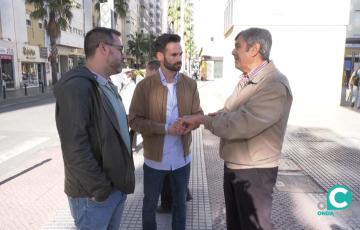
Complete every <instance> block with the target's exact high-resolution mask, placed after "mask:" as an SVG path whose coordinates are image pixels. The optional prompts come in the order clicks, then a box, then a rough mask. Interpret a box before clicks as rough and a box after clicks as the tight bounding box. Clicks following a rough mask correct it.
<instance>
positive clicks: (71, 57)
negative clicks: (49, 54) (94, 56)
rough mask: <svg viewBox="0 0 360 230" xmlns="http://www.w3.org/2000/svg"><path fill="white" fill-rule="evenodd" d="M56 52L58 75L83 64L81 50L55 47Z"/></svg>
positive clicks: (82, 52) (83, 56) (83, 57)
mask: <svg viewBox="0 0 360 230" xmlns="http://www.w3.org/2000/svg"><path fill="white" fill-rule="evenodd" d="M57 50H58V75H60V76H61V75H63V74H64V73H65V72H67V71H69V70H71V69H73V68H76V67H77V66H81V65H84V64H85V55H84V51H83V49H81V48H72V47H66V46H60V45H59V46H57Z"/></svg>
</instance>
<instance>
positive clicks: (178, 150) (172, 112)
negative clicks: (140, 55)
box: [145, 69, 191, 170]
mask: <svg viewBox="0 0 360 230" xmlns="http://www.w3.org/2000/svg"><path fill="white" fill-rule="evenodd" d="M159 72H160V79H161V83H162V84H163V85H164V86H165V87H167V89H168V94H167V102H166V127H170V126H171V124H172V123H174V122H175V121H176V120H177V119H178V117H179V110H178V105H177V97H176V84H177V81H178V80H179V77H180V74H179V72H178V73H176V75H175V77H174V82H173V83H168V82H167V81H166V78H165V76H164V74H163V73H162V72H161V69H159ZM190 162H191V154H189V155H187V156H185V155H184V149H183V146H182V142H181V136H173V135H165V137H164V148H163V157H162V161H161V162H158V161H153V160H150V159H146V158H145V164H146V165H147V166H149V167H151V168H153V169H157V170H176V169H179V168H181V167H184V166H185V165H187V164H189V163H190Z"/></svg>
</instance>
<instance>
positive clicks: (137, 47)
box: [127, 33, 149, 68]
mask: <svg viewBox="0 0 360 230" xmlns="http://www.w3.org/2000/svg"><path fill="white" fill-rule="evenodd" d="M127 45H128V52H129V53H130V54H131V55H132V56H134V57H135V59H136V64H137V65H136V66H137V68H139V66H140V58H141V57H143V56H144V54H145V53H148V52H149V51H148V50H149V49H148V47H149V46H148V42H147V38H146V36H145V35H144V34H143V33H135V35H132V34H131V35H130V39H129V40H128V44H127Z"/></svg>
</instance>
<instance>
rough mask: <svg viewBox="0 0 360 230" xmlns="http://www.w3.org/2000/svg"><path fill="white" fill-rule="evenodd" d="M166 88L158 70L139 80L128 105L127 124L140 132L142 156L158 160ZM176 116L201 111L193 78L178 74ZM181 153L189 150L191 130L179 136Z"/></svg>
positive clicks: (164, 116) (162, 140)
mask: <svg viewBox="0 0 360 230" xmlns="http://www.w3.org/2000/svg"><path fill="white" fill-rule="evenodd" d="M167 94H168V90H167V87H165V86H164V85H163V84H162V83H161V80H160V75H159V72H157V74H155V75H152V76H149V77H146V78H145V79H144V80H142V81H141V82H139V84H138V85H137V86H136V88H135V92H134V95H133V98H132V101H131V105H130V109H129V124H130V127H131V128H132V129H134V130H135V131H136V132H139V133H141V134H142V137H143V146H144V157H146V158H147V159H150V160H154V161H161V160H162V155H163V146H164V135H165V122H166V103H167ZM176 95H177V102H178V110H179V117H180V116H184V115H191V114H197V113H202V109H201V107H200V98H199V92H198V90H197V85H196V81H194V80H192V79H191V78H189V77H187V76H185V75H183V74H181V76H180V77H179V79H178V82H177V84H176ZM181 140H182V144H183V148H184V153H185V155H188V154H189V153H190V144H191V133H189V134H187V135H184V136H182V138H181Z"/></svg>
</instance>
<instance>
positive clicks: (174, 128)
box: [167, 120, 186, 136]
mask: <svg viewBox="0 0 360 230" xmlns="http://www.w3.org/2000/svg"><path fill="white" fill-rule="evenodd" d="M185 130H186V128H185V127H184V126H183V124H182V123H181V122H180V121H179V120H177V121H175V122H174V123H172V124H171V125H170V126H169V127H168V130H167V132H168V134H170V135H173V136H178V135H183V134H184V132H185Z"/></svg>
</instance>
